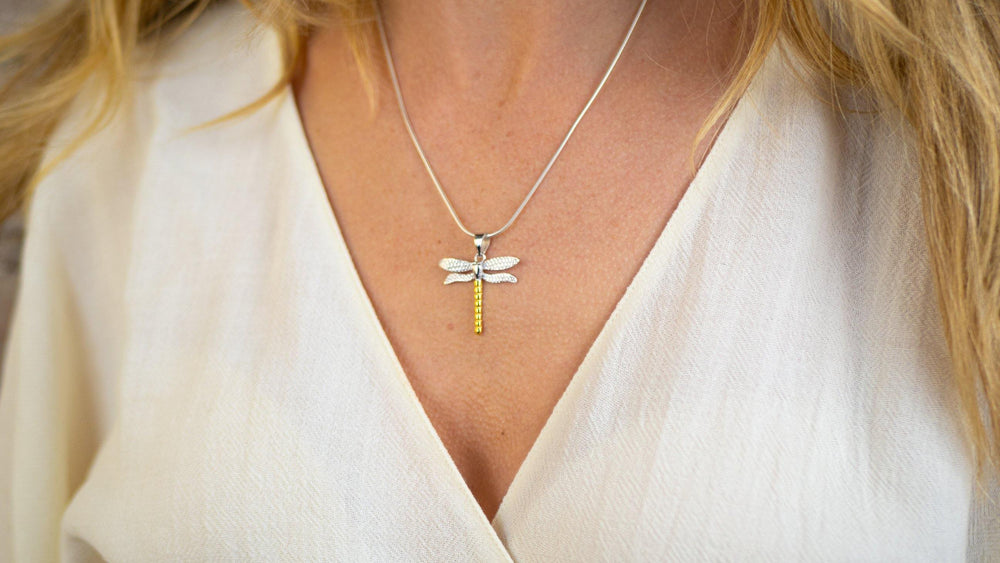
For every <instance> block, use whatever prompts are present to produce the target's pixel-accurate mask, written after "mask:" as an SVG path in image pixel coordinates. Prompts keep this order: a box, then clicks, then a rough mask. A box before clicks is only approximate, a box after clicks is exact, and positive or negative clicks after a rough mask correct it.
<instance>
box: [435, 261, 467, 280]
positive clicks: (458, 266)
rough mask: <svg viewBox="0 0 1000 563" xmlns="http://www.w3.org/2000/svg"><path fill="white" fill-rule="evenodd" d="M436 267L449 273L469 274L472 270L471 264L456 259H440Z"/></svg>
mask: <svg viewBox="0 0 1000 563" xmlns="http://www.w3.org/2000/svg"><path fill="white" fill-rule="evenodd" d="M438 266H441V267H442V268H444V269H445V270H448V271H449V272H469V271H471V270H472V262H469V261H468V260H459V259H458V258H442V259H441V261H440V262H438ZM446 283H447V282H446Z"/></svg>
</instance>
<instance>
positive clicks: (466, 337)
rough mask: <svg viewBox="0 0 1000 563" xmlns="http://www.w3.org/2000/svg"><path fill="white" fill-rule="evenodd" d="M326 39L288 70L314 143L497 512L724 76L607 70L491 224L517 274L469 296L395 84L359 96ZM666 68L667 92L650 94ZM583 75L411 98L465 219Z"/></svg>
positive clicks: (672, 202)
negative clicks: (484, 92)
mask: <svg viewBox="0 0 1000 563" xmlns="http://www.w3.org/2000/svg"><path fill="white" fill-rule="evenodd" d="M331 33H332V32H331ZM331 43H332V40H330V39H328V38H327V36H326V35H323V34H321V35H320V36H319V37H317V38H314V39H313V41H312V44H311V47H310V59H309V60H310V64H307V65H306V66H305V68H304V71H303V74H302V75H301V76H300V77H299V80H298V82H297V84H296V90H295V92H296V98H297V104H298V107H299V112H300V115H301V119H302V122H303V125H304V129H305V132H306V134H307V136H308V138H309V143H310V145H311V149H312V154H313V156H314V158H315V160H316V162H317V166H318V169H319V172H320V174H321V176H322V179H323V184H324V187H325V192H326V194H327V196H328V199H329V202H330V206H331V208H332V211H333V213H334V214H335V215H336V220H337V223H338V225H339V228H340V230H341V233H342V234H343V237H344V240H345V242H346V244H347V246H348V248H349V251H350V255H351V258H352V262H353V265H354V266H355V268H356V269H357V271H358V275H359V277H360V279H361V281H362V283H363V286H364V288H365V290H366V293H367V295H368V296H369V298H370V300H371V303H372V305H373V308H374V310H375V311H376V312H377V315H378V319H379V321H380V323H381V325H382V326H383V327H384V329H385V332H386V334H387V336H388V338H389V340H390V341H391V343H392V347H393V349H394V351H395V353H396V355H397V356H398V357H399V361H400V363H401V365H402V366H403V368H404V370H405V373H406V375H407V378H408V379H409V381H410V382H411V384H412V386H413V388H414V390H415V392H416V394H417V396H418V397H419V398H420V403H421V404H422V406H423V408H424V410H426V412H427V415H428V416H429V418H430V419H431V421H433V423H434V427H435V428H436V430H437V432H438V434H439V435H440V436H441V439H442V440H443V441H444V443H445V444H446V445H447V449H448V451H449V452H450V453H451V455H452V457H453V458H454V460H455V462H456V464H457V465H458V468H459V469H460V470H461V472H462V474H463V476H464V477H465V479H466V482H467V484H468V485H469V487H470V488H471V489H472V490H473V492H474V493H475V495H476V497H477V499H479V501H480V504H481V505H482V506H483V509H484V511H485V512H486V514H487V516H489V517H492V515H493V514H494V512H495V510H496V508H497V507H498V506H499V504H500V499H501V498H502V497H503V495H504V493H505V492H506V490H507V489H508V488H509V486H510V483H511V481H512V480H513V478H514V476H515V474H516V473H517V470H518V468H519V466H520V465H521V463H522V461H523V459H524V457H525V456H526V455H527V453H528V451H529V450H530V449H531V446H532V444H534V442H535V441H536V439H537V436H538V434H539V432H540V431H541V429H542V427H543V426H544V424H545V422H546V420H547V419H548V418H549V415H550V413H551V412H552V409H553V407H554V406H555V404H556V402H557V401H558V400H559V398H560V396H561V395H562V394H563V392H564V390H565V389H566V387H567V385H568V383H569V381H570V380H571V379H572V377H573V376H574V374H575V373H576V372H577V369H578V366H579V365H580V363H581V361H582V360H583V358H584V355H585V354H586V353H587V351H588V350H589V349H590V347H591V345H592V343H593V342H594V340H595V338H596V337H597V335H598V334H599V332H600V331H601V329H602V327H604V325H605V324H606V322H607V320H608V317H609V316H610V314H611V312H612V310H613V309H614V308H615V306H616V304H617V303H618V302H619V300H620V299H621V297H622V295H623V294H624V292H625V289H626V287H628V285H629V284H630V283H631V281H632V279H633V278H634V277H635V274H636V272H637V271H638V270H639V267H640V265H641V264H642V263H643V261H644V259H645V257H646V256H647V255H648V253H649V251H650V249H651V248H652V246H653V244H654V242H655V241H656V240H657V238H658V237H659V236H660V234H661V232H662V231H663V228H664V226H665V224H666V222H667V221H668V220H669V218H670V216H671V214H672V212H673V210H674V208H675V207H676V206H677V203H678V201H679V200H680V199H681V197H682V196H683V194H684V191H685V188H686V187H687V184H688V183H689V182H690V180H691V178H692V177H693V167H692V163H691V162H690V161H689V160H688V157H689V152H690V146H691V144H692V142H693V141H694V136H695V133H696V130H697V128H698V126H699V125H700V123H701V120H703V119H704V117H705V116H706V115H707V113H708V110H709V109H710V107H711V104H712V102H714V100H715V97H716V96H717V95H718V93H719V87H720V86H721V82H719V81H718V78H719V77H718V76H715V77H712V76H710V72H709V71H706V72H705V73H704V74H694V73H690V74H684V73H674V74H670V73H667V72H666V71H665V70H664V69H663V68H662V67H658V66H655V65H654V64H653V63H652V62H651V61H648V60H643V61H632V60H628V61H626V62H625V63H623V65H622V67H621V68H619V69H617V71H616V72H617V74H616V75H613V76H614V78H613V80H622V81H623V82H618V83H613V85H609V86H608V88H607V89H606V90H605V91H604V92H603V93H602V96H603V97H601V98H598V102H597V103H596V104H595V106H594V109H593V110H592V111H591V112H590V113H589V114H587V116H586V120H585V121H583V122H582V123H581V126H580V127H579V130H578V132H577V134H576V136H575V137H574V138H573V139H572V141H571V143H570V144H569V146H568V147H567V149H566V150H565V151H564V152H563V153H562V154H561V156H560V158H559V159H558V160H557V161H556V162H555V165H554V166H553V169H552V171H551V173H550V174H549V175H548V176H547V177H546V178H545V182H544V183H543V184H542V185H541V186H540V188H539V190H538V192H537V194H536V195H535V196H534V197H533V198H532V199H531V200H530V202H529V203H528V205H527V206H526V207H525V209H524V212H523V214H521V215H520V216H519V217H518V219H517V221H516V223H515V224H514V225H513V226H512V228H511V229H510V230H508V231H505V232H504V233H503V234H501V235H500V236H497V237H495V238H493V239H492V241H491V244H490V248H489V251H488V252H487V258H490V257H498V256H509V255H512V256H515V257H517V258H518V259H519V262H518V264H517V265H516V266H514V267H512V268H510V269H508V270H505V272H506V273H509V274H512V275H513V276H515V279H516V283H498V284H495V285H494V284H489V283H486V284H484V285H485V287H483V288H482V290H481V291H482V294H481V297H480V298H478V300H477V298H476V297H475V292H476V291H477V290H475V289H474V287H473V284H472V283H467V284H460V283H456V284H450V285H447V286H446V285H445V284H443V283H442V282H443V280H444V278H445V276H446V275H447V274H448V272H446V271H443V270H442V269H441V268H439V266H438V262H439V261H440V260H441V259H442V258H445V257H454V258H457V259H460V260H469V261H471V260H472V259H473V256H474V255H475V252H476V250H475V246H474V244H473V239H472V237H469V236H467V235H465V234H464V233H462V231H461V230H460V229H459V227H458V226H456V223H455V222H454V221H453V218H452V217H451V216H450V215H449V213H448V210H447V207H446V205H445V203H444V202H443V201H442V198H441V197H440V196H439V194H438V192H437V191H436V189H435V187H434V185H433V183H432V181H431V179H430V177H429V176H428V174H427V173H426V171H425V170H424V168H423V165H422V164H421V162H420V160H419V158H418V154H417V152H416V151H415V149H414V147H413V146H412V144H411V141H410V139H409V138H408V137H407V135H406V132H405V129H404V128H403V122H402V120H401V116H400V114H399V111H398V109H397V107H396V103H395V99H394V97H393V92H392V90H391V88H388V87H386V86H385V84H384V83H379V84H380V85H381V88H380V90H379V91H378V97H377V100H378V105H377V106H376V108H375V110H374V111H372V112H371V113H369V112H368V111H367V110H368V107H367V105H366V104H367V100H366V99H363V93H364V90H363V88H362V87H361V85H360V84H359V83H357V81H355V80H351V79H346V80H345V78H344V77H345V76H353V75H352V73H351V72H350V69H338V68H336V66H334V68H331V65H329V64H328V61H329V60H330V59H331V55H330V54H329V52H327V51H326V50H329V49H331V48H332V46H331ZM716 70H718V69H716ZM338 71H339V72H338ZM719 72H721V71H719ZM650 74H652V76H650ZM619 75H621V76H619ZM668 75H669V76H670V78H671V79H672V80H673V81H672V83H671V91H672V92H673V93H674V94H675V96H673V97H671V98H670V99H669V100H668V99H667V98H665V97H663V96H662V95H659V92H662V91H665V88H666V86H665V83H666V82H667V77H668ZM577 78H578V79H582V78H583V77H577ZM595 79H596V77H595ZM713 80H714V81H715V84H712V81H713ZM578 81H579V80H578ZM592 82H593V81H591V80H583V81H582V83H581V84H570V86H579V87H578V88H570V90H571V91H573V92H574V93H575V94H578V95H577V96H569V95H567V96H552V95H524V96H521V97H520V98H517V99H514V100H506V101H501V102H500V103H499V104H498V105H499V109H497V108H496V107H494V106H493V105H492V104H490V103H484V102H483V101H481V100H476V99H475V98H474V97H473V96H470V95H467V94H464V93H463V94H457V95H455V96H448V95H446V94H443V95H442V96H441V100H432V101H430V102H428V103H426V104H418V109H426V110H427V111H428V112H430V113H432V114H433V115H432V116H431V117H425V116H424V115H415V116H414V118H413V119H414V122H415V127H416V128H417V130H418V131H419V133H418V135H420V136H421V137H425V139H424V141H422V143H423V144H424V145H425V147H426V150H427V151H428V153H429V154H428V158H429V160H430V162H431V163H432V166H433V167H434V169H435V172H436V173H437V174H438V176H439V178H440V179H441V181H442V188H443V189H444V191H445V193H446V195H447V196H448V198H449V200H450V201H451V202H452V203H453V205H454V207H455V209H456V212H457V213H458V214H459V216H460V218H462V220H463V221H464V222H465V223H466V224H467V225H469V228H472V229H479V231H478V232H490V231H494V230H496V229H497V228H499V227H500V226H501V225H503V224H504V223H506V222H507V220H508V219H509V218H510V217H511V214H512V213H514V211H515V209H517V207H518V205H519V204H520V203H521V202H522V201H523V198H524V197H525V195H526V194H527V193H528V191H529V189H530V188H531V186H532V184H533V183H534V182H535V180H536V178H537V177H538V174H539V173H540V172H541V170H542V169H543V168H544V166H545V164H546V163H547V161H548V159H549V158H550V157H551V155H552V152H553V151H554V150H555V149H556V147H557V146H558V144H559V142H560V141H561V140H562V138H563V136H564V135H565V132H566V129H567V128H568V127H569V124H570V123H571V122H572V120H573V118H575V117H576V113H577V112H578V111H579V108H580V107H582V105H583V103H584V102H585V101H586V96H587V95H589V91H588V90H589V88H590V87H591V86H590V85H591V83H592ZM561 85H563V83H562V82H560V83H559V84H557V85H554V84H550V85H547V86H549V87H551V88H553V89H559V86H561ZM531 86H532V84H529V85H527V86H522V87H525V88H530V87H531ZM535 86H537V84H535ZM445 90H446V89H445ZM445 90H440V91H445ZM563 90H565V88H563ZM692 93H701V94H702V95H700V96H697V95H693V94H692ZM533 102H540V103H541V106H540V107H531V104H532V103H533ZM504 106H507V107H504ZM706 146H707V143H703V144H702V147H701V148H702V150H704V148H705V147H706ZM477 317H478V318H479V319H480V322H481V323H482V326H483V329H484V330H483V333H482V334H476V333H475V332H474V330H473V327H474V323H475V322H476V318H477Z"/></svg>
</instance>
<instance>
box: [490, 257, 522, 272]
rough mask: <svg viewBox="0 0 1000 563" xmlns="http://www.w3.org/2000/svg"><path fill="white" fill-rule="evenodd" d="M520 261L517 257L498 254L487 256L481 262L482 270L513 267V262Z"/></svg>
mask: <svg viewBox="0 0 1000 563" xmlns="http://www.w3.org/2000/svg"><path fill="white" fill-rule="evenodd" d="M518 262H520V260H519V259H517V258H514V257H513V256H498V257H496V258H489V259H487V260H486V261H484V262H483V269H484V270H506V269H507V268H511V267H513V266H514V265H515V264H517V263H518Z"/></svg>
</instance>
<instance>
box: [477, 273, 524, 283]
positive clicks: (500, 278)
mask: <svg viewBox="0 0 1000 563" xmlns="http://www.w3.org/2000/svg"><path fill="white" fill-rule="evenodd" d="M483 279H484V280H486V281H488V282H490V283H500V282H510V283H517V278H515V277H514V276H513V275H511V274H508V273H502V274H487V273H484V274H483Z"/></svg>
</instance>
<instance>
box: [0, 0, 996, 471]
mask: <svg viewBox="0 0 1000 563" xmlns="http://www.w3.org/2000/svg"><path fill="white" fill-rule="evenodd" d="M214 1H215V0H69V1H68V2H66V3H64V4H62V5H61V7H59V8H57V9H55V11H51V12H49V13H46V14H43V15H42V16H41V17H39V18H37V19H36V20H34V22H33V23H32V24H31V25H29V26H27V27H25V28H24V29H22V30H21V31H19V32H17V33H14V34H12V35H9V36H6V37H3V38H0V64H3V65H4V69H5V72H6V76H5V81H4V84H3V85H2V87H0V216H6V215H8V214H9V213H11V212H12V211H14V210H16V209H18V208H20V207H21V206H22V205H24V204H25V203H26V202H27V201H28V200H29V199H30V193H31V190H32V189H33V187H34V186H35V185H36V184H37V181H38V179H39V178H41V177H42V176H43V175H44V174H45V172H46V171H47V170H42V169H39V160H40V158H41V156H42V154H43V150H44V149H45V143H46V139H47V138H48V136H49V135H50V133H51V131H52V129H53V127H54V126H55V124H56V123H57V121H58V120H59V118H60V116H61V115H62V114H63V113H65V111H66V110H67V107H68V106H69V104H70V102H71V101H72V100H73V99H74V98H75V97H76V95H77V94H78V92H80V91H81V90H82V89H83V88H84V87H85V85H86V84H87V83H88V82H89V81H94V82H95V83H96V84H98V85H99V86H100V87H101V91H102V92H103V98H102V102H101V103H100V104H99V105H98V108H97V111H96V112H95V113H94V115H93V118H92V119H91V121H90V122H89V126H88V127H86V128H85V130H83V131H82V132H81V133H80V135H79V137H77V143H76V144H78V143H79V142H80V141H82V140H83V139H85V138H86V137H87V136H88V135H90V134H92V133H93V132H94V131H96V130H97V129H98V128H100V127H101V126H102V124H103V123H105V122H106V121H107V119H108V118H109V117H110V116H111V115H112V114H113V112H114V110H115V108H116V107H117V105H118V103H119V101H120V100H121V99H122V96H124V95H125V93H126V92H127V86H128V81H129V71H130V66H131V62H132V61H133V59H134V57H135V55H136V53H137V51H138V47H139V46H142V45H147V44H156V43H158V42H163V41H167V40H169V39H170V38H171V37H173V36H176V35H177V34H180V33H181V32H183V30H184V29H185V28H186V27H187V26H189V25H190V24H191V22H192V21H194V20H195V18H197V17H198V15H199V14H200V13H201V12H202V11H204V10H205V9H206V7H208V6H209V5H210V4H211V3H213V2H214ZM242 1H243V4H244V5H246V6H247V8H249V9H250V10H252V11H253V13H254V14H255V15H256V17H257V18H258V19H259V20H260V22H261V23H262V24H264V25H268V26H271V27H273V28H274V29H275V30H276V31H277V32H278V35H279V37H280V40H281V43H282V51H283V53H284V58H285V72H284V74H283V76H282V77H281V79H280V81H279V83H277V84H275V87H274V88H273V89H272V90H271V91H270V92H268V94H267V95H265V96H264V97H263V98H261V99H260V100H257V101H256V102H255V103H254V104H251V105H250V106H248V107H247V108H244V109H243V110H241V111H240V112H236V114H238V113H242V112H243V111H252V110H253V109H255V108H256V107H259V106H260V105H263V104H264V103H266V102H267V101H268V100H269V99H271V98H272V97H273V96H275V95H276V94H277V93H279V92H280V91H281V90H282V88H283V86H284V85H285V84H287V82H288V81H289V80H290V79H291V78H292V76H294V73H295V72H296V69H297V66H298V64H299V62H300V61H301V60H302V57H301V54H302V49H303V44H304V39H305V37H307V35H308V32H309V31H310V29H312V28H313V27H315V26H318V25H322V24H324V23H325V22H326V21H328V20H327V18H328V17H330V16H333V15H336V16H338V17H340V18H341V20H342V21H344V22H345V23H346V25H347V26H348V29H349V30H351V33H350V35H349V37H350V40H351V47H352V49H353V51H354V54H355V56H356V58H357V59H358V61H359V63H362V64H361V65H360V68H362V71H364V69H365V65H364V64H363V63H364V62H365V60H366V57H367V56H368V53H369V52H370V51H371V49H372V47H371V45H372V37H373V34H372V33H371V31H372V29H371V22H372V18H371V14H372V4H371V3H370V1H371V0H242ZM748 6H751V7H750V8H749V9H747V10H745V11H744V22H745V23H752V24H753V25H752V26H749V25H748V26H744V29H746V30H749V31H747V35H746V39H747V41H748V43H747V45H748V51H747V53H748V54H747V56H746V57H745V58H744V59H743V60H742V62H741V63H740V66H739V68H738V69H737V70H736V72H735V73H734V75H733V76H734V78H733V80H732V81H731V82H730V85H729V87H728V89H727V91H726V92H725V94H724V95H723V96H722V97H721V98H720V100H719V101H718V103H717V105H716V106H715V108H714V110H713V111H712V112H711V114H710V116H709V118H708V119H707V121H706V122H705V124H704V126H703V127H702V129H701V132H700V134H699V140H700V139H701V138H703V137H704V135H706V134H707V132H708V131H709V130H710V128H711V127H712V125H713V124H714V123H716V122H718V121H719V120H721V119H723V118H724V116H726V115H727V114H728V112H729V110H731V109H732V108H733V107H734V105H735V103H736V102H737V101H738V99H739V98H740V96H741V95H742V93H743V92H744V91H745V89H746V88H747V86H748V85H749V83H750V81H751V78H752V77H753V75H754V74H755V73H756V71H757V70H758V69H759V68H760V66H761V64H762V62H763V60H764V57H765V54H766V53H767V52H768V51H769V49H770V47H771V45H772V44H773V43H774V42H775V41H776V40H779V38H780V39H781V40H783V41H787V44H788V46H790V47H791V48H792V49H794V50H796V51H797V52H798V53H799V54H800V55H802V58H803V60H804V61H806V63H807V65H808V67H809V68H811V69H813V70H814V71H815V72H817V73H821V74H822V75H825V76H827V77H829V79H830V81H831V83H838V84H848V85H853V86H857V87H860V88H863V89H864V90H865V91H867V92H870V94H871V96H872V97H873V99H874V100H875V101H876V102H877V105H878V107H881V108H893V109H894V110H895V111H898V112H899V114H900V115H902V116H904V117H905V118H906V119H907V120H908V122H909V123H910V125H911V126H912V130H913V133H914V136H915V141H916V146H917V150H918V154H919V160H920V172H921V181H920V184H919V190H920V198H921V203H922V211H923V216H924V224H925V227H926V229H925V233H924V234H925V237H926V242H927V248H928V250H929V256H930V259H931V266H932V269H933V277H934V281H935V290H936V295H937V299H938V306H939V309H940V311H939V312H940V314H941V318H942V320H943V327H944V330H945V336H946V339H947V345H948V349H949V352H950V356H951V362H952V367H953V373H954V381H955V386H956V389H957V392H958V396H959V397H960V399H961V404H962V414H963V421H964V423H965V428H966V436H967V437H968V439H969V444H970V447H971V451H972V452H973V454H974V455H975V459H976V460H977V469H978V472H977V476H978V477H981V476H982V474H983V473H982V470H983V469H984V468H985V467H987V466H988V467H990V468H994V469H995V468H996V466H997V464H998V462H1000V274H998V273H1000V238H998V237H1000V66H998V62H997V61H1000V7H998V6H997V5H996V4H995V3H994V2H991V1H987V0H919V1H918V0H817V1H816V2H814V1H813V0H757V1H756V2H754V3H752V4H748ZM751 28H752V30H751ZM833 29H835V30H837V31H838V32H842V34H843V36H842V38H835V37H833V36H832V35H831V31H830V30H833ZM835 39H836V40H835ZM833 91H834V92H835V90H833ZM831 101H832V102H833V103H839V100H837V99H836V95H835V94H834V95H833V98H832V99H831ZM234 115H235V114H234ZM225 117H227V118H228V117H232V115H230V116H225ZM216 121H217V120H216ZM74 146H75V145H71V146H68V147H66V148H65V149H64V150H63V151H62V153H61V154H62V155H63V156H64V155H65V154H66V153H68V152H69V151H70V150H72V149H73V148H74ZM51 162H52V165H54V164H55V163H56V162H58V158H56V159H53V160H52V161H51ZM47 168H51V165H49V166H48V167H47ZM915 189H916V187H915Z"/></svg>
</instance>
